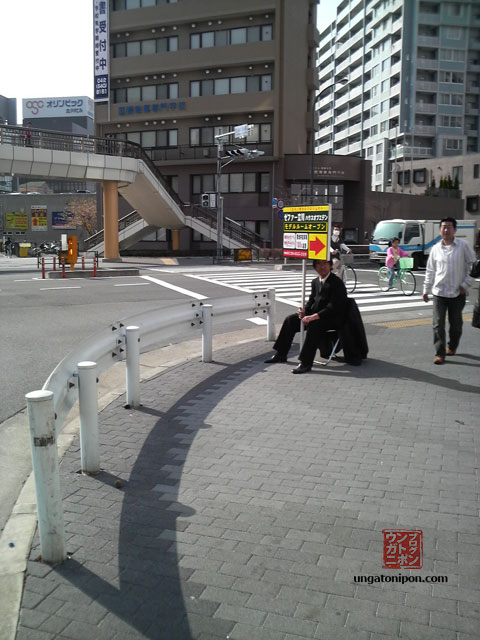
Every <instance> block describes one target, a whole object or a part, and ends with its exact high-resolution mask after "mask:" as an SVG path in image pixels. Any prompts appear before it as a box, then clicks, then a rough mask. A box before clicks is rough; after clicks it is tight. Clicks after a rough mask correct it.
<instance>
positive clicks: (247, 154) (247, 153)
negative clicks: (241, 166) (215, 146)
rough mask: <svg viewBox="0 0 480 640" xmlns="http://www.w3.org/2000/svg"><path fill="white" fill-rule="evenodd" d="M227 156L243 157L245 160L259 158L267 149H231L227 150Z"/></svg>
mask: <svg viewBox="0 0 480 640" xmlns="http://www.w3.org/2000/svg"><path fill="white" fill-rule="evenodd" d="M225 153H226V154H227V156H230V157H231V158H243V159H244V160H251V159H252V158H257V157H258V156H263V155H264V153H265V151H259V150H258V149H245V148H243V147H242V148H239V149H231V150H230V151H225Z"/></svg>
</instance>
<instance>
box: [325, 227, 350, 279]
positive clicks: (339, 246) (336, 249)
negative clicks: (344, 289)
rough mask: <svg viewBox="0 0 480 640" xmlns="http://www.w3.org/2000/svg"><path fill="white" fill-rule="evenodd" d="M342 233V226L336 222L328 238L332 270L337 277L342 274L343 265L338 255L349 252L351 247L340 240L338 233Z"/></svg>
mask: <svg viewBox="0 0 480 640" xmlns="http://www.w3.org/2000/svg"><path fill="white" fill-rule="evenodd" d="M341 233H342V228H341V227H340V226H339V225H338V224H336V225H334V227H333V233H332V238H331V240H330V257H331V258H332V260H333V269H332V271H333V272H334V273H335V275H337V276H338V277H339V278H342V276H343V267H342V261H341V260H340V256H341V254H342V252H343V253H351V249H349V248H348V247H347V245H346V244H344V243H343V242H342V239H341V237H340V234H341Z"/></svg>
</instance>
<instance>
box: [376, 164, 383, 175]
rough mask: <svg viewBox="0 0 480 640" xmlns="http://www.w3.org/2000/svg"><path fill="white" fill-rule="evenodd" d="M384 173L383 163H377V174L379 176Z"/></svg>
mask: <svg viewBox="0 0 480 640" xmlns="http://www.w3.org/2000/svg"><path fill="white" fill-rule="evenodd" d="M381 173H382V165H381V164H377V165H376V167H375V174H376V175H377V176H379V175H380V174H381Z"/></svg>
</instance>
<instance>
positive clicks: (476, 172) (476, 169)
mask: <svg viewBox="0 0 480 640" xmlns="http://www.w3.org/2000/svg"><path fill="white" fill-rule="evenodd" d="M473 177H474V178H475V179H478V178H479V177H480V164H474V165H473Z"/></svg>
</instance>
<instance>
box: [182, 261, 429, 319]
mask: <svg viewBox="0 0 480 640" xmlns="http://www.w3.org/2000/svg"><path fill="white" fill-rule="evenodd" d="M184 275H186V276H188V277H190V278H195V279H197V280H204V281H207V282H211V283H212V284H217V285H220V286H223V287H229V288H232V289H237V290H239V291H245V292H249V293H252V292H254V291H264V290H265V289H275V295H276V297H277V300H279V301H281V302H283V303H285V304H288V305H291V306H293V307H298V306H300V305H301V303H302V302H301V297H302V274H301V273H300V272H298V273H296V272H292V271H290V272H286V271H278V272H275V271H274V272H265V271H262V270H257V271H255V270H248V271H246V270H245V269H239V270H235V271H229V272H227V271H224V270H211V271H204V272H202V273H201V274H199V273H195V274H193V273H189V274H186V273H185V274H184ZM357 275H358V274H357ZM310 281H311V278H310V277H308V279H307V296H308V294H309V291H310ZM417 289H419V290H418V291H416V292H415V293H414V294H413V295H412V296H404V295H403V293H402V292H401V291H400V290H398V289H392V290H391V291H388V292H383V291H380V289H379V288H378V285H377V284H363V283H361V282H360V281H358V282H357V287H356V289H355V292H354V293H353V294H349V295H350V297H352V298H354V299H355V300H356V302H357V305H358V307H359V309H360V311H362V312H364V313H365V312H371V311H401V310H403V309H411V308H413V307H421V308H422V309H425V308H426V307H427V306H431V304H432V303H431V301H430V302H428V303H427V304H425V302H423V299H422V294H421V291H420V287H419V285H418V282H417Z"/></svg>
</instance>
